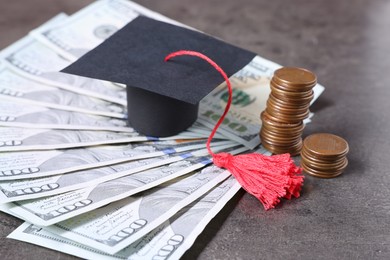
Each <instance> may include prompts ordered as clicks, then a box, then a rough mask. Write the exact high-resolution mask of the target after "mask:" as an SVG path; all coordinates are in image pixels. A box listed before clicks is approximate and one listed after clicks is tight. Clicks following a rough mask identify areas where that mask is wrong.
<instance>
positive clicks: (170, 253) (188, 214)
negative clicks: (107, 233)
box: [0, 177, 240, 260]
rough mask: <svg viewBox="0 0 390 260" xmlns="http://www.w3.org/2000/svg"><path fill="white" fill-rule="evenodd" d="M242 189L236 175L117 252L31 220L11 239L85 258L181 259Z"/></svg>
mask: <svg viewBox="0 0 390 260" xmlns="http://www.w3.org/2000/svg"><path fill="white" fill-rule="evenodd" d="M239 189H240V185H239V184H238V183H237V182H236V181H235V180H234V178H231V177H230V178H228V179H227V180H225V181H224V182H222V183H221V184H219V185H218V186H217V187H215V188H214V189H213V190H211V191H210V192H208V193H207V194H206V195H205V196H203V197H201V198H200V199H198V200H197V201H195V202H193V203H191V204H189V205H188V206H186V207H184V208H183V209H181V210H180V211H179V212H178V213H177V214H176V215H174V216H173V217H171V218H170V219H169V220H168V221H166V222H164V223H163V224H161V225H160V226H159V227H157V228H156V229H154V230H153V231H151V232H150V233H148V234H147V235H145V236H144V237H142V238H141V239H139V240H138V241H136V242H134V243H133V244H131V245H130V246H128V247H126V248H125V249H123V250H121V251H119V252H118V253H117V254H115V255H108V254H106V253H104V252H101V251H98V250H96V249H94V248H91V247H88V246H85V245H83V244H80V243H77V242H74V241H72V240H69V239H66V238H64V237H61V236H58V235H55V234H53V233H50V232H48V231H47V230H46V229H44V228H42V227H39V226H36V225H33V224H30V223H28V222H25V223H23V224H22V225H21V226H20V227H18V228H17V229H16V230H15V231H14V232H12V233H11V234H10V235H9V236H8V238H12V239H16V240H20V241H25V242H28V243H32V244H36V245H39V246H43V247H47V248H51V249H53V250H59V251H61V252H63V253H67V254H71V255H75V256H78V257H81V258H85V259H94V260H99V259H167V260H168V259H171V260H172V259H179V258H180V257H181V256H182V255H183V253H184V252H185V251H186V250H187V249H188V248H190V247H191V246H192V244H193V243H194V242H195V239H196V238H197V236H198V235H199V234H200V233H201V232H202V230H203V229H204V228H205V227H206V225H207V224H208V223H209V222H210V220H211V219H213V218H214V216H215V215H216V214H217V213H218V212H219V211H220V210H221V209H222V208H223V206H224V205H225V204H226V203H227V202H228V201H229V200H230V199H231V198H232V197H233V196H234V194H236V192H237V191H238V190H239ZM0 207H1V206H0ZM0 209H1V208H0Z"/></svg>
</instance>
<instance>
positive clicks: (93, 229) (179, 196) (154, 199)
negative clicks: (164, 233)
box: [47, 166, 230, 254]
mask: <svg viewBox="0 0 390 260" xmlns="http://www.w3.org/2000/svg"><path fill="white" fill-rule="evenodd" d="M229 176H230V173H229V172H228V171H226V170H223V169H221V168H218V167H216V166H209V167H206V168H204V169H203V170H201V171H199V172H196V173H194V174H191V175H189V176H183V177H178V178H176V179H175V180H173V181H170V182H166V183H164V184H162V185H160V186H158V187H156V188H153V189H151V190H148V191H146V192H143V193H140V194H137V195H134V196H131V197H128V198H125V199H123V200H120V201H117V202H114V203H111V204H109V205H107V206H104V207H102V208H99V209H96V210H94V211H92V212H89V213H86V214H83V215H80V216H78V217H76V218H72V219H69V220H66V221H63V222H60V223H57V224H55V225H52V226H49V227H47V228H48V231H50V232H53V233H56V234H58V235H60V236H63V237H66V238H69V239H72V240H74V241H76V242H79V243H82V244H85V245H89V246H91V247H93V248H96V249H99V250H101V251H103V252H106V253H109V254H114V253H116V252H118V251H120V250H122V249H123V248H125V247H127V246H129V245H130V244H132V243H134V242H135V241H137V240H138V239H140V238H141V237H143V236H144V235H146V234H147V233H149V232H150V231H152V230H153V229H155V228H156V227H158V226H159V225H161V224H162V223H164V222H165V221H166V220H168V219H169V218H171V217H172V216H173V215H174V214H175V213H177V212H178V211H179V210H180V209H182V208H183V207H185V206H186V205H188V204H190V203H192V202H193V201H195V200H196V199H198V198H199V197H201V196H202V195H203V194H205V193H206V192H208V191H209V190H211V189H212V188H213V187H214V186H216V185H217V184H218V183H220V182H221V181H223V180H224V179H226V178H227V177H229Z"/></svg>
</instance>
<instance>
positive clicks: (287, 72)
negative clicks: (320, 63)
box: [274, 67, 317, 86]
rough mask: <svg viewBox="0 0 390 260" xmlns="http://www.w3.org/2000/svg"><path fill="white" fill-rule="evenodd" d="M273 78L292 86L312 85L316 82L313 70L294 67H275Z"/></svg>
mask: <svg viewBox="0 0 390 260" xmlns="http://www.w3.org/2000/svg"><path fill="white" fill-rule="evenodd" d="M274 78H275V80H277V81H278V82H281V83H284V84H288V85H294V86H302V85H303V86H307V85H314V84H315V83H316V82H317V77H316V75H315V74H314V73H313V72H311V71H309V70H306V69H303V68H295V67H283V68H280V69H277V70H276V71H275V72H274Z"/></svg>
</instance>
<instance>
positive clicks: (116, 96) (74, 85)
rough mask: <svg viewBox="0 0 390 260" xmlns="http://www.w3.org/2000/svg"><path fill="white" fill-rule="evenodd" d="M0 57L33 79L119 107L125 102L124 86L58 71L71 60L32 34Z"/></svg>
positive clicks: (2, 52) (11, 66)
mask: <svg viewBox="0 0 390 260" xmlns="http://www.w3.org/2000/svg"><path fill="white" fill-rule="evenodd" d="M0 60H1V61H2V63H3V64H4V65H3V66H5V67H7V68H8V69H10V70H12V71H14V72H15V73H18V74H20V75H22V76H23V77H25V78H29V79H32V80H34V81H35V82H40V83H43V84H46V85H50V86H55V87H57V88H61V89H65V90H68V91H72V92H75V93H78V94H82V95H87V96H90V97H95V98H99V99H103V100H106V101H109V102H112V103H115V104H119V105H122V106H125V105H126V103H127V101H126V90H125V88H124V87H123V86H119V85H117V84H113V83H111V82H108V81H102V80H96V79H90V78H85V77H80V76H75V75H70V74H66V73H62V72H59V71H61V70H62V69H63V68H65V67H67V66H68V65H70V64H71V62H70V61H68V60H66V59H65V58H63V57H62V56H61V55H59V54H57V53H56V52H54V51H53V50H52V49H50V48H48V47H47V46H46V45H44V44H42V43H40V42H39V41H37V40H35V39H34V38H33V37H31V36H26V37H24V38H22V39H21V40H19V41H17V42H15V43H14V44H12V45H10V46H9V47H7V48H6V49H3V50H2V51H1V52H0Z"/></svg>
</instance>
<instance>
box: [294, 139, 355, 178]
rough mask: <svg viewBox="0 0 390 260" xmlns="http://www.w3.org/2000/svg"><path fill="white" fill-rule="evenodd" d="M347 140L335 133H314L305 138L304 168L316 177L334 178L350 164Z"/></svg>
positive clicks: (302, 163) (303, 151)
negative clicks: (347, 156)
mask: <svg viewBox="0 0 390 260" xmlns="http://www.w3.org/2000/svg"><path fill="white" fill-rule="evenodd" d="M348 151H349V146H348V143H347V141H345V140H344V139H343V138H341V137H339V136H337V135H333V134H325V133H320V134H313V135H310V136H308V137H306V138H305V140H304V141H303V148H302V152H301V156H302V159H301V166H302V168H303V170H304V171H305V172H306V173H308V174H310V175H312V176H315V177H320V178H333V177H336V176H338V175H340V174H341V173H342V172H343V171H344V169H345V168H346V167H347V165H348V160H347V158H346V155H347V153H348Z"/></svg>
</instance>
